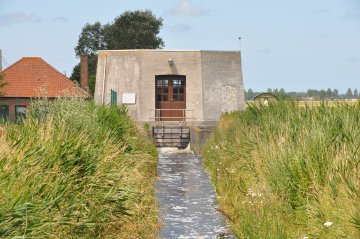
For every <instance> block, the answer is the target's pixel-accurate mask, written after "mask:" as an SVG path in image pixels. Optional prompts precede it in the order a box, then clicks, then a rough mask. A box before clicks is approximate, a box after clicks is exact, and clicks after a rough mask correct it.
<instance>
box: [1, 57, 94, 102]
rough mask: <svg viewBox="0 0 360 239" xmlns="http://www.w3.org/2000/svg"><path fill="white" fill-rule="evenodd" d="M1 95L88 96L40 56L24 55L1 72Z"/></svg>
mask: <svg viewBox="0 0 360 239" xmlns="http://www.w3.org/2000/svg"><path fill="white" fill-rule="evenodd" d="M1 73H2V74H3V75H4V81H5V82H6V83H7V85H6V86H4V87H3V88H2V89H1V93H2V94H3V96H2V97H31V98H33V97H89V94H88V93H87V92H86V91H85V90H83V89H82V88H80V87H79V86H78V85H76V84H75V83H74V82H72V81H71V80H69V79H68V78H67V77H66V76H64V75H63V74H61V73H60V72H59V71H57V70H56V69H55V68H54V67H52V66H51V65H49V64H48V63H47V62H46V61H44V60H43V59H41V58H40V57H24V58H22V59H20V60H19V61H17V62H16V63H14V64H13V65H11V66H9V67H8V68H6V69H5V70H4V71H2V72H1Z"/></svg>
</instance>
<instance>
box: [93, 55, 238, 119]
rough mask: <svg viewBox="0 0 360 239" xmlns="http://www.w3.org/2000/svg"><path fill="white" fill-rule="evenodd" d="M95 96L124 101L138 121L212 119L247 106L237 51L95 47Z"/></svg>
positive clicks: (100, 99)
mask: <svg viewBox="0 0 360 239" xmlns="http://www.w3.org/2000/svg"><path fill="white" fill-rule="evenodd" d="M98 55H99V56H98V65H97V74H96V86H95V96H94V99H95V102H96V103H99V104H117V105H120V104H125V105H127V107H128V111H129V114H130V115H131V117H132V118H133V119H134V120H135V121H137V122H150V123H151V124H152V123H154V122H155V121H191V122H193V124H194V125H199V126H202V125H205V126H206V125H214V124H215V123H216V122H218V121H219V119H220V116H221V114H222V113H224V112H230V111H235V110H242V109H244V108H245V99H244V86H243V77H242V68H241V57H240V52H238V51H174V50H104V51H99V52H98Z"/></svg>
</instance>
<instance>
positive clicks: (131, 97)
mask: <svg viewBox="0 0 360 239" xmlns="http://www.w3.org/2000/svg"><path fill="white" fill-rule="evenodd" d="M122 103H123V104H126V105H133V104H135V103H136V101H135V93H124V94H123V95H122Z"/></svg>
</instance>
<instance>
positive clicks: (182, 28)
mask: <svg viewBox="0 0 360 239" xmlns="http://www.w3.org/2000/svg"><path fill="white" fill-rule="evenodd" d="M167 29H168V30H169V32H187V31H190V30H191V29H192V27H191V26H190V25H189V24H176V25H172V26H168V27H167Z"/></svg>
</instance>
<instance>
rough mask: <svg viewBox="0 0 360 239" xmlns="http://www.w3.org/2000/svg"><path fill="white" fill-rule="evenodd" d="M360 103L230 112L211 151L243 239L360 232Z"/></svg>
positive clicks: (210, 164)
mask: <svg viewBox="0 0 360 239" xmlns="http://www.w3.org/2000/svg"><path fill="white" fill-rule="evenodd" d="M359 125H360V104H359V103H358V104H356V105H347V104H338V105H335V106H334V105H331V106H330V105H326V104H325V103H323V104H321V105H320V106H319V107H311V108H310V107H298V106H297V105H296V104H295V103H285V102H279V103H275V104H271V105H270V106H269V107H255V106H250V107H249V108H248V109H247V110H245V111H244V112H234V113H231V114H227V115H224V116H223V117H222V119H221V122H220V125H219V127H218V129H217V130H215V132H214V133H213V135H212V138H211V139H210V141H209V142H208V143H207V145H206V147H205V149H204V152H203V153H204V157H205V164H206V167H207V169H208V170H209V172H210V174H211V176H212V180H213V182H214V185H215V187H216V190H217V193H218V195H219V196H220V197H219V202H220V205H221V207H222V210H223V211H224V213H225V214H226V215H227V216H228V218H229V220H230V222H231V224H232V226H233V229H234V232H235V233H236V234H237V235H238V236H239V237H240V238H254V239H255V238H269V239H270V238H271V239H272V238H325V239H326V238H360V206H359V205H360V191H359V186H360V164H359V163H360V127H359Z"/></svg>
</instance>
